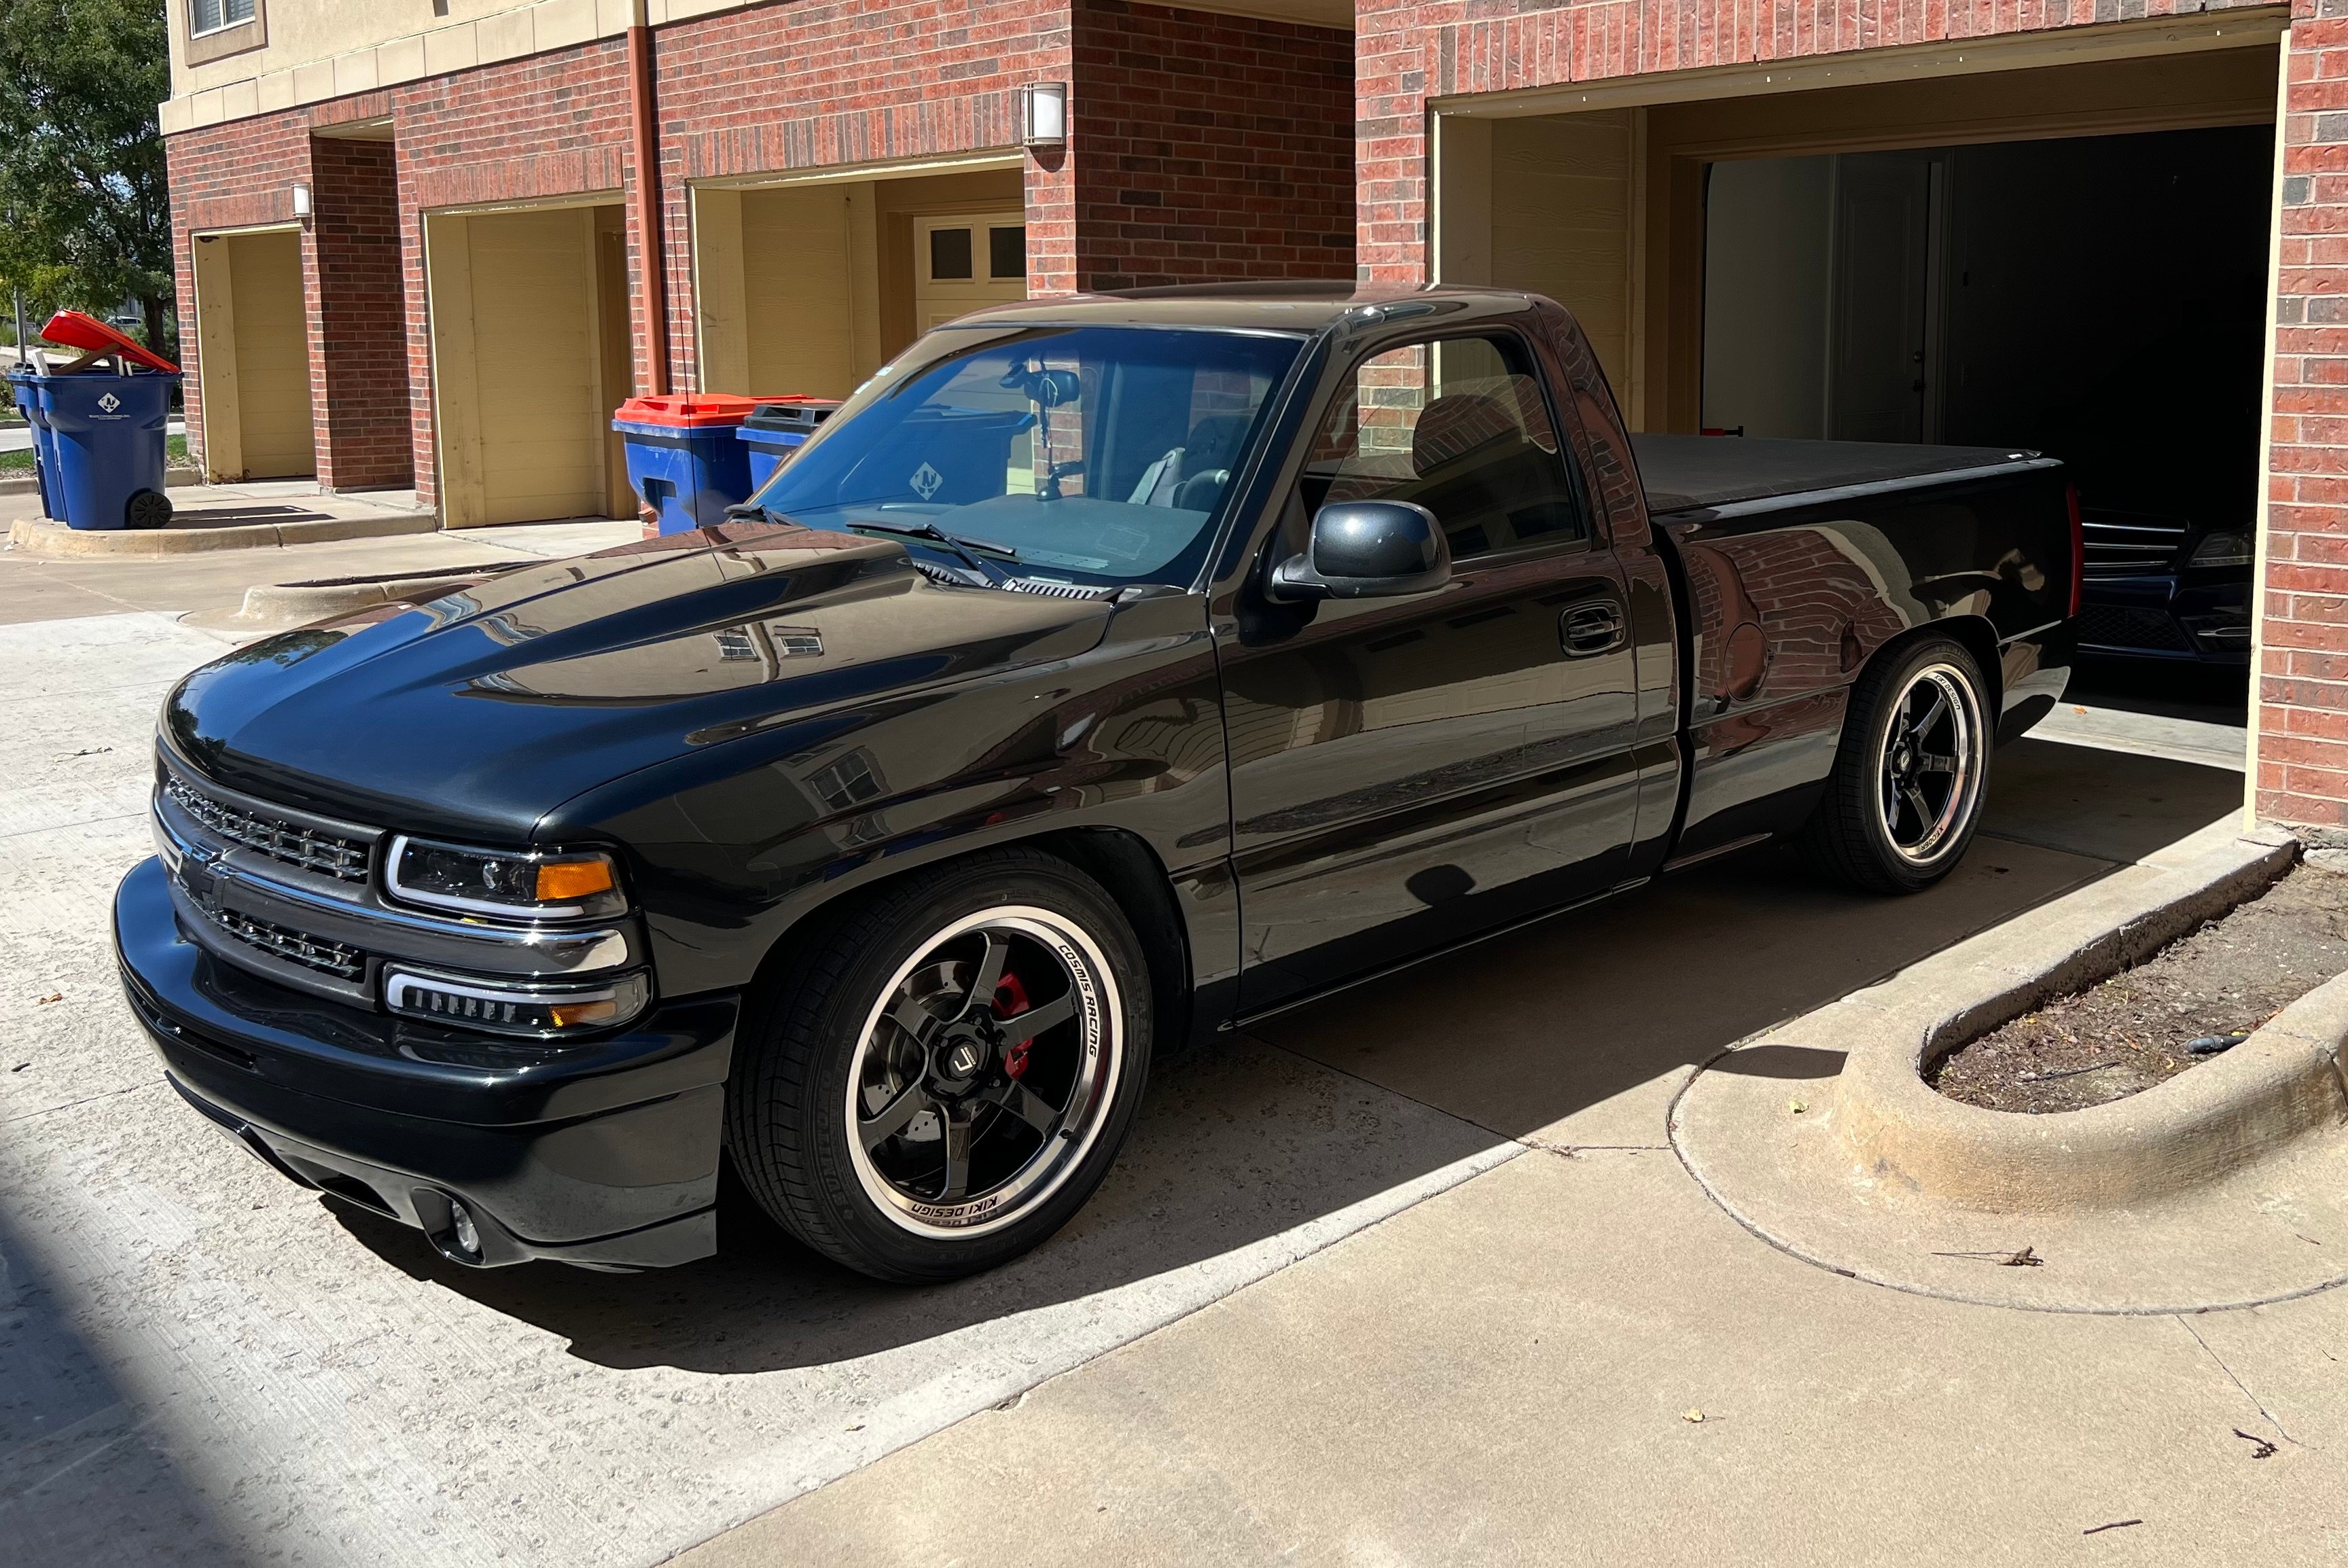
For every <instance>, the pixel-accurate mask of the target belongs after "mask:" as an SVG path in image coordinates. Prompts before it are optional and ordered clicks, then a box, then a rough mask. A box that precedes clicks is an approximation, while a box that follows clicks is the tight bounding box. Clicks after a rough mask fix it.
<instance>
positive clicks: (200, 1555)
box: [0, 1204, 252, 1568]
mask: <svg viewBox="0 0 2348 1568" xmlns="http://www.w3.org/2000/svg"><path fill="white" fill-rule="evenodd" d="M50 1272H51V1271H50V1270H49V1269H48V1268H47V1267H46V1266H45V1263H44V1260H43V1258H42V1257H41V1256H40V1255H39V1253H38V1252H37V1251H36V1249H35V1248H33V1247H30V1246H27V1245H26V1243H24V1242H23V1241H22V1240H21V1239H20V1236H19V1234H18V1232H17V1230H16V1227H15V1225H14V1224H13V1223H12V1222H11V1219H10V1216H9V1213H8V1211H7V1207H6V1206H5V1204H0V1542H6V1544H5V1547H0V1561H5V1562H6V1563H9V1564H11V1568H78V1565H81V1564H89V1563H133V1562H141V1563H143V1562H164V1561H170V1562H172V1563H202V1564H206V1565H207V1568H232V1565H234V1564H239V1563H247V1562H250V1561H252V1559H251V1558H250V1557H248V1556H247V1555H246V1553H244V1552H243V1551H242V1550H241V1549H240V1548H239V1547H238V1546H236V1545H235V1544H234V1543H233V1537H232V1533H231V1532H230V1531H228V1530H226V1529H224V1528H223V1526H222V1522H221V1519H220V1518H219V1517H218V1516H217V1515H216V1514H215V1512H214V1510H213V1502H214V1501H215V1500H214V1499H213V1498H211V1497H210V1496H207V1495H206V1491H205V1488H204V1486H203V1484H202V1482H201V1480H199V1479H197V1478H196V1477H193V1476H191V1475H188V1474H186V1473H185V1472H184V1471H182V1470H181V1469H180V1466H179V1465H178V1464H177V1463H176V1462H175V1461H174V1460H173V1458H172V1457H171V1455H170V1451H169V1449H170V1442H169V1439H168V1436H167V1434H166V1432H165V1431H164V1430H163V1429H159V1427H158V1426H157V1422H158V1418H159V1416H160V1414H161V1412H160V1410H159V1409H158V1408H157V1407H156V1405H155V1404H154V1403H140V1402H139V1401H138V1398H137V1397H136V1396H135V1395H133V1394H131V1393H129V1392H126V1391H125V1389H124V1387H123V1386H122V1384H121V1383H120V1382H119V1381H118V1379H117V1378H116V1377H115V1376H114V1375H113V1374H112V1373H111V1372H110V1371H109V1370H108V1367H109V1366H110V1365H112V1364H114V1361H115V1358H114V1357H109V1356H108V1354H107V1353H106V1352H105V1351H104V1350H103V1349H101V1348H100V1347H98V1346H93V1345H91V1344H90V1343H89V1342H88V1340H87V1339H85V1338H84V1337H83V1336H82V1335H81V1333H80V1332H79V1331H78V1330H77V1328H76V1327H75V1326H74V1324H73V1322H72V1319H71V1315H70V1313H69V1312H68V1310H67V1308H66V1307H65V1306H64V1305H62V1304H61V1303H60V1301H59V1299H58V1295H57V1291H56V1289H55V1288H54V1287H53V1286H52V1285H51V1284H50V1281H49V1274H50Z"/></svg>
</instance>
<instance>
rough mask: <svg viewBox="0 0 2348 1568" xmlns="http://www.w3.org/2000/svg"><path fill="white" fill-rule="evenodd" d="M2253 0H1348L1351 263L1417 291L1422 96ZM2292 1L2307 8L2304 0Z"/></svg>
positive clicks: (1422, 203) (1423, 198)
mask: <svg viewBox="0 0 2348 1568" xmlns="http://www.w3.org/2000/svg"><path fill="white" fill-rule="evenodd" d="M2253 3H2254V0H2215V3H2211V0H2000V3H1997V4H1972V5H1967V4H1962V3H1961V0H1910V4H1906V5H1877V4H1872V3H1870V0H1828V3H1823V4H1822V3H1820V0H1798V3H1795V4H1785V5H1775V6H1760V5H1749V4H1744V3H1742V0H1683V3H1681V4H1676V5H1674V4H1669V3H1666V0H1593V3H1583V4H1566V5H1545V4H1542V3H1541V0H1356V4H1355V5H1354V25H1355V26H1356V27H1357V29H1358V31H1357V32H1356V34H1355V46H1354V104H1355V114H1356V117H1357V122H1356V125H1355V128H1354V130H1355V135H1356V136H1357V137H1358V142H1357V145H1356V148H1355V155H1356V159H1357V164H1356V171H1357V174H1358V177H1359V181H1360V184H1359V188H1358V201H1359V209H1358V212H1357V227H1356V231H1355V233H1356V240H1355V260H1356V263H1357V264H1358V266H1359V268H1360V276H1361V278H1362V280H1363V281H1364V282H1365V283H1381V284H1422V283H1425V282H1426V281H1427V277H1428V275H1429V273H1428V261H1427V249H1426V242H1427V234H1426V229H1427V180H1428V163H1427V145H1426V136H1427V111H1426V105H1427V100H1428V99H1429V98H1446V97H1449V96H1451V95H1454V94H1465V93H1488V92H1505V91H1509V90H1510V89H1513V88H1532V87H1554V86H1560V85H1562V84H1565V83H1569V82H1586V81H1596V80H1601V79H1605V78H1609V77H1632V76H1644V75H1651V74H1654V73H1661V72H1669V71H1683V70H1697V69H1701V68H1704V67H1715V66H1746V65H1754V64H1758V63H1761V62H1764V61H1769V60H1795V59H1801V58H1805V57H1815V56H1820V55H1829V54H1835V53H1838V52H1843V51H1848V50H1855V49H1886V48H1893V47H1897V46H1900V45H1909V44H1931V43H1940V42H1944V41H1947V40H1951V39H1961V38H1974V37H1988V36H2003V35H2007V34H2013V33H2025V32H2034V31H2040V30H2044V29H2049V28H2055V27H2070V26H2087V25H2089V24H2093V23H2098V22H2118V21H2124V20H2137V19H2141V18H2144V17H2149V16H2164V15H2200V14H2202V13H2205V12H2212V11H2220V10H2225V9H2228V8H2229V6H2230V5H2250V4H2253ZM2302 3H2304V0H2302Z"/></svg>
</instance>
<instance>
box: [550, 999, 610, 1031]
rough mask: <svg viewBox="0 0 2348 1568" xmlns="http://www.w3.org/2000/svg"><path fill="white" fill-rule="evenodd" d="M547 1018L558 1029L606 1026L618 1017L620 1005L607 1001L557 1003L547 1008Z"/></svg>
mask: <svg viewBox="0 0 2348 1568" xmlns="http://www.w3.org/2000/svg"><path fill="white" fill-rule="evenodd" d="M546 1012H547V1016H548V1017H550V1018H551V1019H552V1020H553V1021H554V1026H555V1027H556V1028H558V1029H583V1028H587V1027H589V1026H592V1025H595V1024H608V1023H611V1022H612V1021H613V1019H615V1018H617V1017H618V1016H620V1005H619V1004H618V1003H617V1002H614V1001H611V1000H608V999H605V1000H602V1001H594V1002H557V1003H555V1004H554V1005H553V1006H551V1007H549V1008H547V1010H546Z"/></svg>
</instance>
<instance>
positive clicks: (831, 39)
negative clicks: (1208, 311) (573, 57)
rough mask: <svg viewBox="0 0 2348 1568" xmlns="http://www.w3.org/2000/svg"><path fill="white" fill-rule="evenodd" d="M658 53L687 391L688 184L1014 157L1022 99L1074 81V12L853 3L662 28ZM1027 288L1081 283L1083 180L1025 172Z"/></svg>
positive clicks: (969, 0)
mask: <svg viewBox="0 0 2348 1568" xmlns="http://www.w3.org/2000/svg"><path fill="white" fill-rule="evenodd" d="M1068 36H1069V27H1068V7H1067V3H1066V0H974V3H973V0H961V3H955V0H845V3H844V4H839V5H777V6H760V7H757V8H754V9H751V10H747V11H736V12H729V13H726V14H725V15H717V16H711V17H708V18H705V19H704V20H701V21H697V22H687V23H681V24H678V25H675V26H667V27H663V28H661V29H659V31H658V32H657V33H655V34H654V38H655V40H656V45H657V49H658V55H657V59H656V64H657V70H658V81H659V89H658V97H659V101H660V113H661V152H662V157H663V158H664V160H666V166H665V168H664V170H663V186H662V191H663V195H664V199H665V202H666V222H667V228H668V241H667V256H668V265H669V299H670V310H671V324H670V329H669V342H670V346H671V356H672V358H673V361H674V363H675V374H676V375H677V377H679V383H680V385H686V386H690V385H693V384H694V382H695V377H696V376H697V371H698V367H697V366H696V365H695V363H694V357H695V325H694V317H693V305H692V300H693V288H692V253H691V250H690V248H689V240H690V225H691V208H690V203H689V200H688V193H687V188H686V183H685V182H686V181H690V180H704V179H710V178H714V177H723V176H726V175H734V174H757V173H767V172H772V171H778V170H797V169H815V168H820V167H823V166H825V165H828V164H840V163H873V162H885V161H892V160H917V159H929V158H937V157H949V156H952V155H953V154H955V153H963V152H978V151H984V150H1002V149H1004V148H1008V147H1012V146H1014V145H1016V144H1017V142H1018V139H1019V134H1018V124H1019V122H1018V111H1017V108H1016V105H1015V102H1014V93H1015V91H1016V89H1017V88H1020V87H1022V86H1024V85H1025V84H1027V83H1029V82H1040V81H1061V82H1065V81H1066V80H1068V79H1069V56H1068ZM1026 167H1027V182H1026V183H1027V250H1028V277H1029V280H1030V284H1031V286H1032V287H1034V288H1035V290H1036V291H1037V292H1039V293H1065V292H1066V291H1068V290H1070V289H1072V288H1074V287H1075V286H1076V230H1075V222H1074V219H1073V215H1072V208H1073V195H1072V191H1073V186H1074V181H1075V178H1076V170H1075V168H1074V163H1073V160H1071V159H1070V158H1069V157H1068V156H1067V155H1066V154H1065V153H1059V152H1055V153H1051V154H1047V155H1045V156H1043V157H1031V158H1029V159H1028V160H1027V163H1026Z"/></svg>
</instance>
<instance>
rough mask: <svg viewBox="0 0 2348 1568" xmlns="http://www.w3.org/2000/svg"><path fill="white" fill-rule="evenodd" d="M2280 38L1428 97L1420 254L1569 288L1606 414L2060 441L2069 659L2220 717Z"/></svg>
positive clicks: (1850, 60)
mask: <svg viewBox="0 0 2348 1568" xmlns="http://www.w3.org/2000/svg"><path fill="white" fill-rule="evenodd" d="M2280 26H2281V22H2280V18H2278V17H2276V16H2273V15H2239V14H2236V15H2223V16H2219V15H2209V16H2203V17H2194V18H2181V19H2180V18H2170V19H2168V20H2165V21H2163V22H2162V23H2161V24H2159V25H2158V26H2152V25H2149V24H2147V25H2145V26H2134V25H2128V26H2114V27H2110V28H2105V29H2098V30H2096V31H2094V32H2093V33H2084V32H2083V33H2081V34H2078V35H2076V36H2046V35H2040V36H2014V37H2012V38H2001V39H1972V40H1967V41H1966V42H1964V43H1963V44H1962V45H1957V44H1951V45H1949V46H1945V47H1941V46H1931V47H1919V48H1915V49H1908V50H1884V51H1880V52H1879V53H1877V54H1861V55H1859V56H1856V57H1851V56H1841V57H1829V58H1821V59H1819V60H1818V61H1813V62H1802V61H1794V62H1784V61H1780V62H1772V63H1770V64H1767V65H1766V66H1757V67H1753V68H1751V69H1749V70H1746V69H1743V68H1741V67H1740V68H1737V69H1732V70H1722V71H1715V72H1710V73H1692V74H1691V75H1690V77H1688V79H1686V80H1685V81H1680V80H1675V79H1673V78H1671V77H1647V78H1643V79H1640V80H1635V81H1630V82H1625V83H1622V84H1619V85H1616V84H1607V83H1602V82H1601V83H1576V84H1573V85H1572V86H1570V87H1560V88H1539V89H1526V90H1523V91H1519V92H1514V93H1509V94H1500V95H1488V96H1486V97H1484V98H1475V99H1460V100H1457V101H1455V102H1449V103H1443V104H1440V105H1438V108H1437V122H1436V128H1435V140H1434V175H1435V202H1434V213H1433V216H1434V232H1433V234H1432V236H1431V238H1432V240H1433V259H1434V262H1435V271H1436V275H1437V278H1438V279H1443V280H1450V279H1457V280H1458V281H1461V282H1468V283H1486V282H1488V283H1496V284H1509V285H1515V286H1519V287H1528V288H1532V289H1536V290H1538V291H1540V292H1541V293H1543V294H1550V295H1551V296H1553V297H1555V298H1557V299H1559V300H1560V301H1561V302H1563V303H1564V304H1567V305H1569V306H1570V307H1571V308H1573V309H1574V310H1575V311H1576V313H1577V314H1578V315H1581V317H1582V320H1583V323H1584V325H1585V327H1586V328H1587V329H1588V330H1589V333H1590V336H1591V344H1592V346H1593V347H1594V348H1595V349H1596V351H1597V353H1598V355H1599V356H1600V359H1601V362H1602V363H1603V365H1604V366H1605V368H1606V371H1607V374H1608V377H1609V379H1610V380H1611V381H1612V385H1613V387H1614V390H1615V394H1616V396H1617V397H1618V399H1619V400H1620V401H1621V402H1622V405H1623V407H1624V411H1625V413H1626V414H1627V416H1628V418H1629V420H1630V422H1631V425H1632V428H1633V429H1637V430H1647V431H1659V432H1672V433H1676V434H1695V433H1697V432H1698V431H1703V430H1710V431H1717V432H1721V433H1722V438H1725V439H1733V438H1736V435H1737V434H1741V435H1742V436H1743V437H1744V438H1748V439H1751V438H1770V437H1776V438H1811V439H1816V438H1834V439H1844V440H1869V441H1898V442H1928V443H1941V444H1951V445H1968V446H1983V447H1998V448H2003V449H2017V448H2031V449H2038V450H2042V451H2045V452H2047V453H2050V454H2052V455H2054V456H2056V457H2059V458H2062V459H2065V461H2066V462H2068V463H2069V464H2070V465H2071V467H2072V469H2073V471H2074V473H2075V476H2076V478H2077V480H2078V483H2079V486H2080V490H2081V496H2082V500H2083V503H2084V508H2083V510H2084V511H2085V519H2086V521H2087V524H2088V529H2087V532H2088V539H2089V558H2088V560H2089V566H2088V573H2087V593H2086V599H2087V603H2086V606H2085V614H2083V615H2082V617H2081V622H2080V626H2081V633H2082V640H2083V643H2084V644H2085V645H2087V646H2088V647H2090V648H2091V649H2095V650H2099V652H2097V653H2096V654H2095V655H2094V659H2095V662H2096V665H2098V666H2100V667H2101V668H2104V669H2106V670H2112V671H2127V672H2129V674H2128V676H2127V678H2128V681H2129V682H2130V683H2132V684H2133V685H2135V686H2137V687H2139V688H2140V690H2141V692H2142V694H2144V695H2145V696H2146V699H2147V700H2154V699H2156V698H2157V696H2158V694H2159V691H2160V689H2161V688H2162V687H2164V686H2191V687H2193V688H2194V689H2195V690H2196V691H2197V692H2199V693H2200V694H2202V696H2204V697H2206V698H2207V700H2206V701H2201V702H2199V703H2198V704H2197V708H2198V711H2199V715H2202V716H2207V715H2209V714H2211V713H2213V712H2218V713H2220V714H2221V721H2222V722H2223V723H2226V724H2229V725H2232V726H2240V723H2241V722H2242V710H2243V706H2244V701H2245V697H2246V695H2247V694H2246V689H2245V688H2246V684H2247V683H2246V678H2245V677H2246V676H2247V665H2248V657H2249V653H2250V643H2251V628H2252V624H2253V621H2254V609H2255V604H2254V601H2253V597H2252V595H2251V593H2250V575H2251V571H2252V562H2251V560H2250V557H2251V555H2252V553H2253V541H2254V535H2255V531H2256V526H2257V519H2258V516H2259V511H2260V475H2259V455H2258V454H2259V448H2260V436H2261V424H2260V402H2261V396H2262V377H2263V369H2264V366H2263V352H2264V341H2265V337H2264V332H2265V315H2266V309H2267V300H2268V297H2269V294H2270V291H2271V284H2272V276H2273V268H2272V263H2271V254H2272V245H2273V223H2274V206H2273V203H2274V200H2275V164H2274V124H2275V106H2276V101H2277V96H2278V89H2279V86H2280V81H2279V77H2280V67H2281V62H2280V51H2279V49H2278V46H2277V34H2278V31H2279V28H2280ZM2237 732H2238V733H2239V731H2237Z"/></svg>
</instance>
